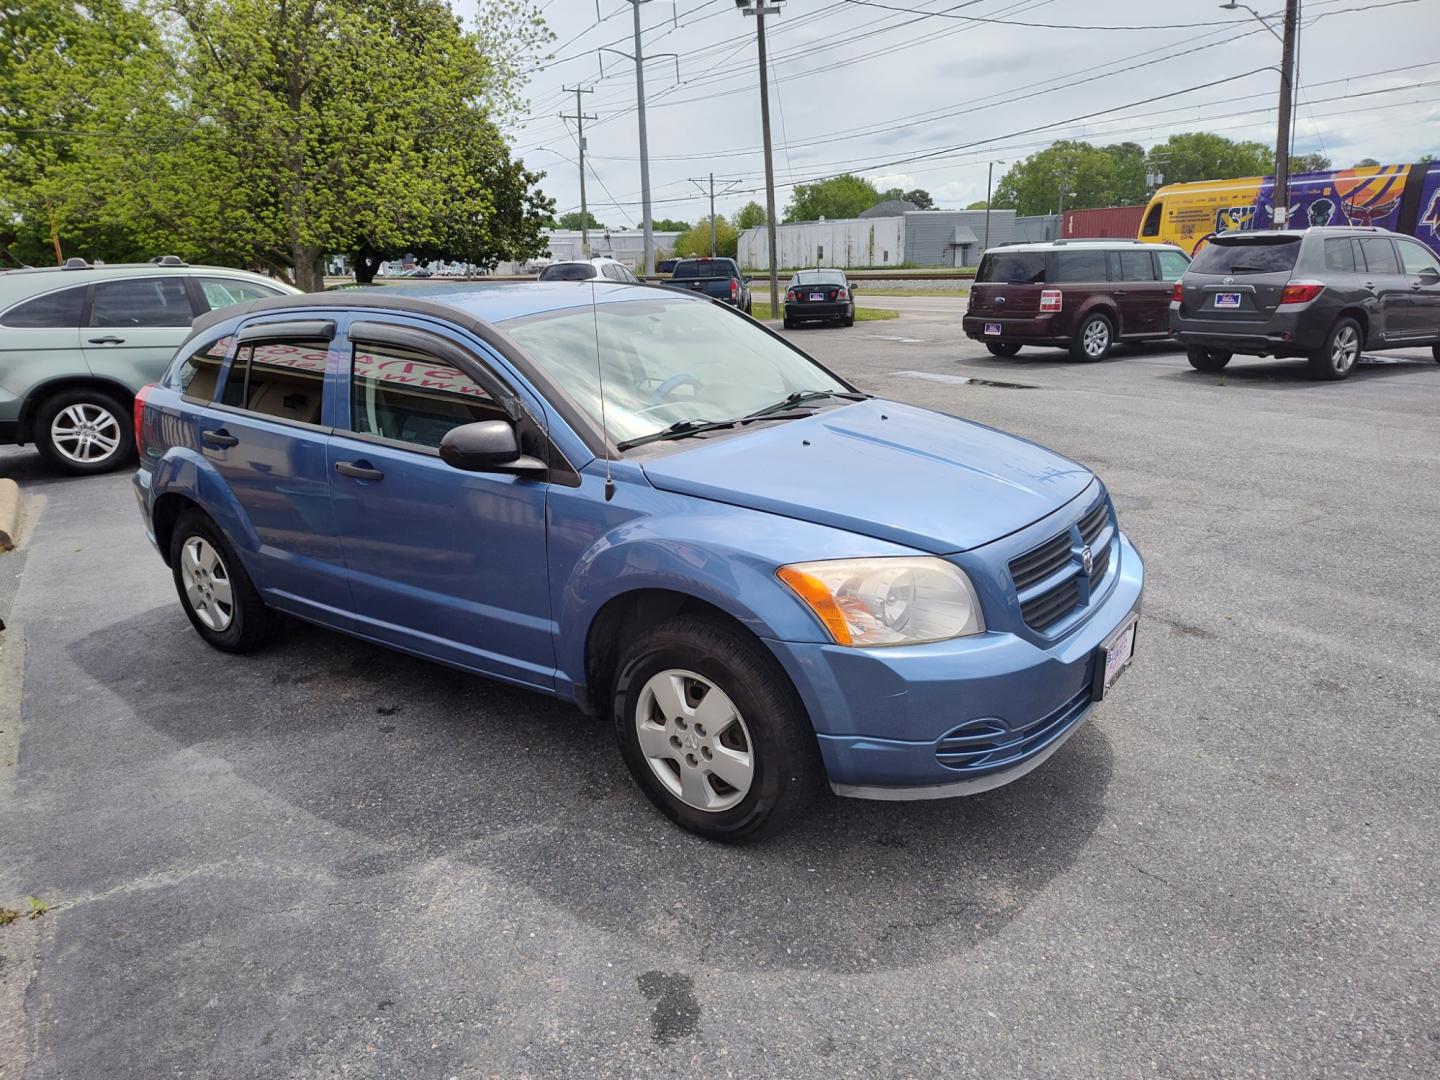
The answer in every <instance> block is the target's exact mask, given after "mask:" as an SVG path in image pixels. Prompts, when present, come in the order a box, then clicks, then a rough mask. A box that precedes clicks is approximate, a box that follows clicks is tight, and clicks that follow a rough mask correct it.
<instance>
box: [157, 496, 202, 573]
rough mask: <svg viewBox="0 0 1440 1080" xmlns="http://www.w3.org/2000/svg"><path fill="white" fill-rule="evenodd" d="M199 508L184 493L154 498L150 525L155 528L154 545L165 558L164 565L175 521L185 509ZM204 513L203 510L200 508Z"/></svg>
mask: <svg viewBox="0 0 1440 1080" xmlns="http://www.w3.org/2000/svg"><path fill="white" fill-rule="evenodd" d="M192 509H193V510H200V504H199V503H197V502H195V501H194V500H193V499H188V498H186V497H185V496H184V495H176V494H174V493H173V492H171V493H167V494H165V495H161V496H160V498H158V499H156V500H155V515H154V517H153V519H152V520H151V525H152V526H153V527H154V529H155V545H156V546H157V547H158V548H159V549H160V557H161V558H162V559H164V560H165V565H166V566H169V565H170V537H171V536H172V535H174V532H175V523H176V522H177V521H179V520H180V515H181V514H183V513H184V512H185V511H186V510H192ZM200 512H201V513H204V511H203V510H200Z"/></svg>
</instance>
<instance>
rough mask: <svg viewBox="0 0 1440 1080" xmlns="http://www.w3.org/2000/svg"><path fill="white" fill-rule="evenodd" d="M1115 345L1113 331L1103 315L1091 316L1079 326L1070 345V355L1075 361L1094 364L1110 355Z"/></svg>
mask: <svg viewBox="0 0 1440 1080" xmlns="http://www.w3.org/2000/svg"><path fill="white" fill-rule="evenodd" d="M1114 344H1115V331H1114V330H1113V329H1112V328H1111V326H1110V320H1109V319H1107V318H1106V317H1105V316H1104V315H1091V316H1089V317H1088V318H1086V320H1085V321H1084V322H1083V323H1081V324H1080V332H1079V333H1077V334H1076V335H1075V340H1074V341H1072V342H1071V343H1070V355H1071V356H1073V357H1074V358H1075V359H1076V360H1084V361H1086V362H1088V363H1092V364H1093V363H1096V362H1098V361H1100V360H1104V359H1105V357H1107V356H1109V355H1110V350H1111V348H1113V347H1114Z"/></svg>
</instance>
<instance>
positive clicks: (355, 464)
mask: <svg viewBox="0 0 1440 1080" xmlns="http://www.w3.org/2000/svg"><path fill="white" fill-rule="evenodd" d="M335 471H336V472H338V473H339V474H340V475H341V476H353V477H354V478H355V479H356V480H384V479H385V474H384V473H383V472H381V471H380V470H379V469H373V468H371V467H370V466H369V465H366V464H363V463H362V462H359V461H337V462H336V463H335Z"/></svg>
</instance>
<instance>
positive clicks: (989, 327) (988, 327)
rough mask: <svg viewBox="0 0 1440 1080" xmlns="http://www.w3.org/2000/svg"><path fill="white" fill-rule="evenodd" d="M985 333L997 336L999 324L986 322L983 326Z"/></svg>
mask: <svg viewBox="0 0 1440 1080" xmlns="http://www.w3.org/2000/svg"><path fill="white" fill-rule="evenodd" d="M985 333H987V334H998V333H1000V324H999V323H998V322H987V323H986V324H985Z"/></svg>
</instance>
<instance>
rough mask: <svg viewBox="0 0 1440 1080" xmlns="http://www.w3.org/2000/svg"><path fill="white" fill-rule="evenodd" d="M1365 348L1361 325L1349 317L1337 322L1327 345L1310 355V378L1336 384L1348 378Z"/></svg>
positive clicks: (1327, 339)
mask: <svg viewBox="0 0 1440 1080" xmlns="http://www.w3.org/2000/svg"><path fill="white" fill-rule="evenodd" d="M1364 348H1365V335H1364V333H1362V332H1361V330H1360V324H1359V323H1358V322H1356V321H1355V320H1354V319H1352V318H1350V317H1349V316H1348V315H1347V316H1344V317H1342V318H1339V319H1336V320H1335V325H1334V326H1332V327H1330V332H1329V333H1328V334H1326V335H1325V344H1324V345H1322V346H1320V348H1318V349H1316V350H1315V351H1314V352H1312V353H1311V354H1310V377H1311V378H1312V379H1323V380H1327V381H1330V382H1335V381H1338V380H1340V379H1344V378H1348V377H1349V375H1350V373H1351V372H1352V371H1354V370H1355V365H1356V364H1357V363H1358V362H1359V360H1360V353H1361V352H1362V351H1364Z"/></svg>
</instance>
